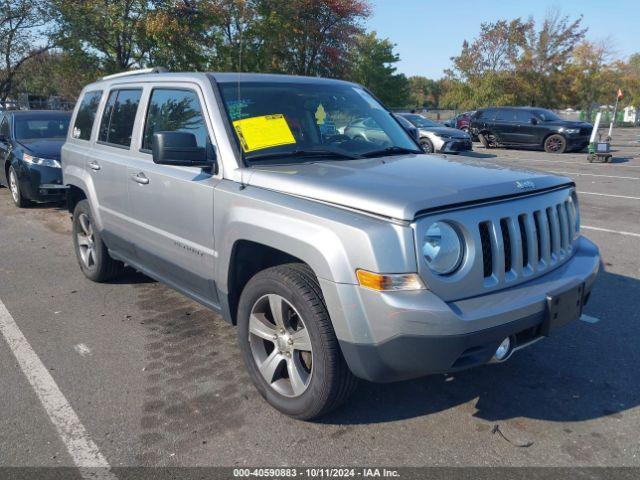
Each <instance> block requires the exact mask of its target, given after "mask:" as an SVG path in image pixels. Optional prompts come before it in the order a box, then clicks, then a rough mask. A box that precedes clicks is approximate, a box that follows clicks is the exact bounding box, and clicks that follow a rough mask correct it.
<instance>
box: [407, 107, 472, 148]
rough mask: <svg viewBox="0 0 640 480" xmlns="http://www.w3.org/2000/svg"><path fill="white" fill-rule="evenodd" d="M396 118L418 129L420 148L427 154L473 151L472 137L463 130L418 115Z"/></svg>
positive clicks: (410, 114) (411, 114)
mask: <svg viewBox="0 0 640 480" xmlns="http://www.w3.org/2000/svg"><path fill="white" fill-rule="evenodd" d="M396 117H398V119H399V121H400V122H401V123H403V120H404V121H407V122H409V123H410V124H411V125H412V126H414V127H416V128H417V129H418V132H419V134H420V146H421V147H422V149H423V150H424V151H425V152H426V153H433V152H441V153H458V152H467V151H470V150H472V149H473V144H472V142H471V137H470V136H469V134H468V133H466V132H463V131H462V130H458V129H457V128H449V127H445V126H443V125H442V124H440V123H437V122H434V121H433V120H429V119H428V118H425V117H423V116H422V115H418V114H416V113H399V114H396Z"/></svg>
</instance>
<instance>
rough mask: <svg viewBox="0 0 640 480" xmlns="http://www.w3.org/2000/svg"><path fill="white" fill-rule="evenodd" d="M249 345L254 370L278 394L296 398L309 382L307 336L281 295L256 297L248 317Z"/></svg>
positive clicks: (311, 356)
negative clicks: (256, 369)
mask: <svg viewBox="0 0 640 480" xmlns="http://www.w3.org/2000/svg"><path fill="white" fill-rule="evenodd" d="M249 344H250V347H251V354H252V356H253V360H254V362H255V364H256V366H257V367H258V371H259V372H260V374H261V375H262V377H263V378H264V380H265V381H266V382H267V384H269V386H270V387H271V388H273V389H274V390H275V391H276V392H278V393H279V394H281V395H283V396H286V397H299V396H300V395H302V394H303V393H304V392H305V391H306V390H307V388H308V387H309V383H310V381H311V375H312V373H313V353H312V348H311V338H310V337H309V331H308V330H307V328H306V326H305V324H304V321H303V319H302V317H301V316H300V314H299V313H298V312H297V310H296V309H295V307H294V306H293V305H291V303H289V301H287V300H286V299H285V298H284V297H281V296H280V295H276V294H268V295H264V296H263V297H261V298H259V299H258V300H257V301H256V302H255V303H254V305H253V307H252V308H251V315H250V317H249Z"/></svg>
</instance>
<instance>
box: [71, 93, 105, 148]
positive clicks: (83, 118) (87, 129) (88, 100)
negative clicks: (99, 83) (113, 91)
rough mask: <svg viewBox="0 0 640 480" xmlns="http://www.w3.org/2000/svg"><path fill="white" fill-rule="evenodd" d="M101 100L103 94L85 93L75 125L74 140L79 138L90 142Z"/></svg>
mask: <svg viewBox="0 0 640 480" xmlns="http://www.w3.org/2000/svg"><path fill="white" fill-rule="evenodd" d="M101 98H102V92H87V93H85V95H84V98H83V99H82V102H81V103H80V107H79V108H78V114H77V115H76V121H75V124H74V125H73V138H79V139H80V140H89V139H90V138H91V130H92V129H93V122H94V121H95V119H96V113H97V112H98V106H99V105H100V99H101Z"/></svg>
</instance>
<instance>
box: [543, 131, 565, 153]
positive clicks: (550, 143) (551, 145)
mask: <svg viewBox="0 0 640 480" xmlns="http://www.w3.org/2000/svg"><path fill="white" fill-rule="evenodd" d="M543 146H544V151H545V152H547V153H564V152H566V150H567V139H566V138H564V137H563V136H562V135H558V134H554V135H549V136H548V137H547V138H545V140H544V145H543Z"/></svg>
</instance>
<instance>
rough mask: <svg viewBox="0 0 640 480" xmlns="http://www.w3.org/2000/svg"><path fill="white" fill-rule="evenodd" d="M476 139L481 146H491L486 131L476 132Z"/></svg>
mask: <svg viewBox="0 0 640 480" xmlns="http://www.w3.org/2000/svg"><path fill="white" fill-rule="evenodd" d="M478 140H480V143H481V144H482V146H483V147H484V148H491V147H492V144H491V142H490V141H489V138H488V134H487V133H479V134H478Z"/></svg>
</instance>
